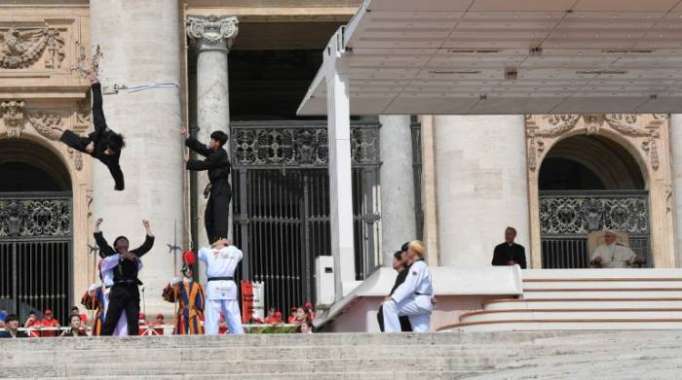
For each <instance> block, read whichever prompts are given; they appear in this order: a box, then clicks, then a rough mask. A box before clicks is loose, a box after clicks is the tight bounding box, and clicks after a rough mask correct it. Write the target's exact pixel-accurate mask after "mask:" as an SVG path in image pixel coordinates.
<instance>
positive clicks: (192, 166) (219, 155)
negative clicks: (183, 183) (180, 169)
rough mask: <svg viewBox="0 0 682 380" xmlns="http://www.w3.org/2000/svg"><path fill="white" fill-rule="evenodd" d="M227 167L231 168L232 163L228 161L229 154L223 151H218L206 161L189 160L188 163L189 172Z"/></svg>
mask: <svg viewBox="0 0 682 380" xmlns="http://www.w3.org/2000/svg"><path fill="white" fill-rule="evenodd" d="M222 167H226V168H227V169H228V170H229V168H230V162H229V161H228V160H227V152H225V150H223V149H218V150H216V151H215V152H213V153H212V154H211V155H210V156H208V157H207V158H206V159H205V160H203V161H200V160H189V161H187V169H188V170H195V171H201V170H209V169H217V168H222Z"/></svg>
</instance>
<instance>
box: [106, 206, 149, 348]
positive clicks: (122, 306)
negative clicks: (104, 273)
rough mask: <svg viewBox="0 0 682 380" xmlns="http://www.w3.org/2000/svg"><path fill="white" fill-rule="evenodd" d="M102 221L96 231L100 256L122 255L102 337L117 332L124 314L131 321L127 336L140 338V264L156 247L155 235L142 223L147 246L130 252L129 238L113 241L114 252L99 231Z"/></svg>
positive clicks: (116, 270) (112, 288) (144, 245)
mask: <svg viewBox="0 0 682 380" xmlns="http://www.w3.org/2000/svg"><path fill="white" fill-rule="evenodd" d="M101 223H102V219H101V218H100V219H98V220H97V223H96V228H95V241H96V242H97V245H98V246H99V248H100V252H104V253H103V255H104V256H109V255H112V254H118V255H120V258H119V263H118V265H117V266H116V268H114V285H113V286H112V287H111V293H109V307H108V309H107V315H106V316H105V317H104V326H103V327H102V335H105V336H106V335H112V334H113V333H114V330H115V329H116V324H117V323H118V319H119V318H120V317H121V313H123V312H124V311H125V313H126V319H127V320H128V335H129V336H136V335H139V328H138V318H139V314H140V291H139V289H138V285H142V282H141V281H140V280H139V279H138V278H137V272H138V270H139V266H138V261H139V260H140V257H142V256H144V254H146V253H147V252H149V250H151V249H152V246H154V235H153V234H152V231H151V227H150V226H149V221H147V220H143V221H142V224H143V225H144V228H145V230H146V231H147V235H146V237H145V240H144V244H142V245H141V246H140V247H138V248H136V249H133V250H132V251H129V250H128V244H129V243H128V238H126V237H125V236H119V237H117V238H116V240H114V248H113V249H112V248H111V247H110V246H109V244H108V243H107V241H106V240H105V239H104V236H103V235H102V232H100V231H99V225H100V224H101Z"/></svg>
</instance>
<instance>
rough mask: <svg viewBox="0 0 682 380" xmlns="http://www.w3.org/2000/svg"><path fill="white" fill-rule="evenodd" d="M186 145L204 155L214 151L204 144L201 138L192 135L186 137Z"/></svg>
mask: <svg viewBox="0 0 682 380" xmlns="http://www.w3.org/2000/svg"><path fill="white" fill-rule="evenodd" d="M185 146H187V147H188V148H189V149H190V150H192V151H194V152H196V153H199V154H200V155H202V156H206V157H208V156H210V155H211V154H213V151H212V150H211V149H209V147H207V146H206V145H204V144H202V143H200V142H199V140H197V139H195V138H194V137H192V136H189V137H187V139H185Z"/></svg>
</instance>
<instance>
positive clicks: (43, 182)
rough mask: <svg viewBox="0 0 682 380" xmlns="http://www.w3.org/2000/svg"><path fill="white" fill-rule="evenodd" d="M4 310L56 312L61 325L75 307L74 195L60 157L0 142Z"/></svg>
mask: <svg viewBox="0 0 682 380" xmlns="http://www.w3.org/2000/svg"><path fill="white" fill-rule="evenodd" d="M0 178H1V179H2V180H1V181H0V309H4V310H7V311H10V312H15V313H18V314H19V316H20V318H21V319H22V320H24V319H25V318H26V317H27V315H28V313H29V312H30V311H33V310H35V311H37V312H38V313H41V312H42V311H44V310H45V309H48V308H49V309H52V310H53V312H54V315H55V317H57V318H58V319H59V320H60V322H61V323H62V324H65V323H66V322H67V319H68V312H69V307H70V305H71V300H72V298H73V297H72V294H71V283H72V282H71V277H72V268H71V265H72V264H71V262H72V244H73V230H72V225H73V224H72V216H73V212H72V195H71V191H70V190H71V181H70V178H69V174H68V169H67V168H66V167H65V166H64V165H63V164H62V162H61V160H60V159H59V157H57V156H56V155H55V154H54V153H52V152H51V151H50V150H49V149H46V148H44V147H42V146H40V145H38V144H35V143H32V142H30V141H25V140H18V139H12V140H4V141H2V142H0Z"/></svg>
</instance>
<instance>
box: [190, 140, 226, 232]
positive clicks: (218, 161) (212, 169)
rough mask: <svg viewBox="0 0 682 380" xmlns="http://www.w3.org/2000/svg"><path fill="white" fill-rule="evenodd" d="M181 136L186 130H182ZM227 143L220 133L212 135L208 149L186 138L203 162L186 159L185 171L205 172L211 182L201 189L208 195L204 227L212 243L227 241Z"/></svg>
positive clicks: (196, 141)
mask: <svg viewBox="0 0 682 380" xmlns="http://www.w3.org/2000/svg"><path fill="white" fill-rule="evenodd" d="M181 133H182V135H183V136H186V135H187V130H185V129H183V130H182V131H181ZM226 142H227V134H225V132H222V131H215V132H213V133H211V141H210V142H209V143H208V146H206V145H204V144H202V143H200V142H199V141H198V140H197V139H195V138H194V137H191V136H190V137H188V138H187V139H186V140H185V145H187V147H189V149H191V150H192V151H194V152H196V153H198V154H200V155H202V156H204V157H206V159H205V160H203V161H200V160H188V161H187V169H188V170H194V171H203V170H208V179H209V181H210V182H211V183H210V184H209V185H208V186H207V188H206V189H205V190H204V196H207V195H209V194H210V195H209V197H208V203H207V204H206V211H205V212H204V224H205V227H206V235H208V241H209V242H214V241H218V240H220V239H225V238H227V232H228V212H229V211H228V210H229V205H230V199H231V198H232V189H231V188H230V182H229V180H230V160H229V158H228V157H227V152H226V151H225V149H223V146H224V145H225V143H226Z"/></svg>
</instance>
